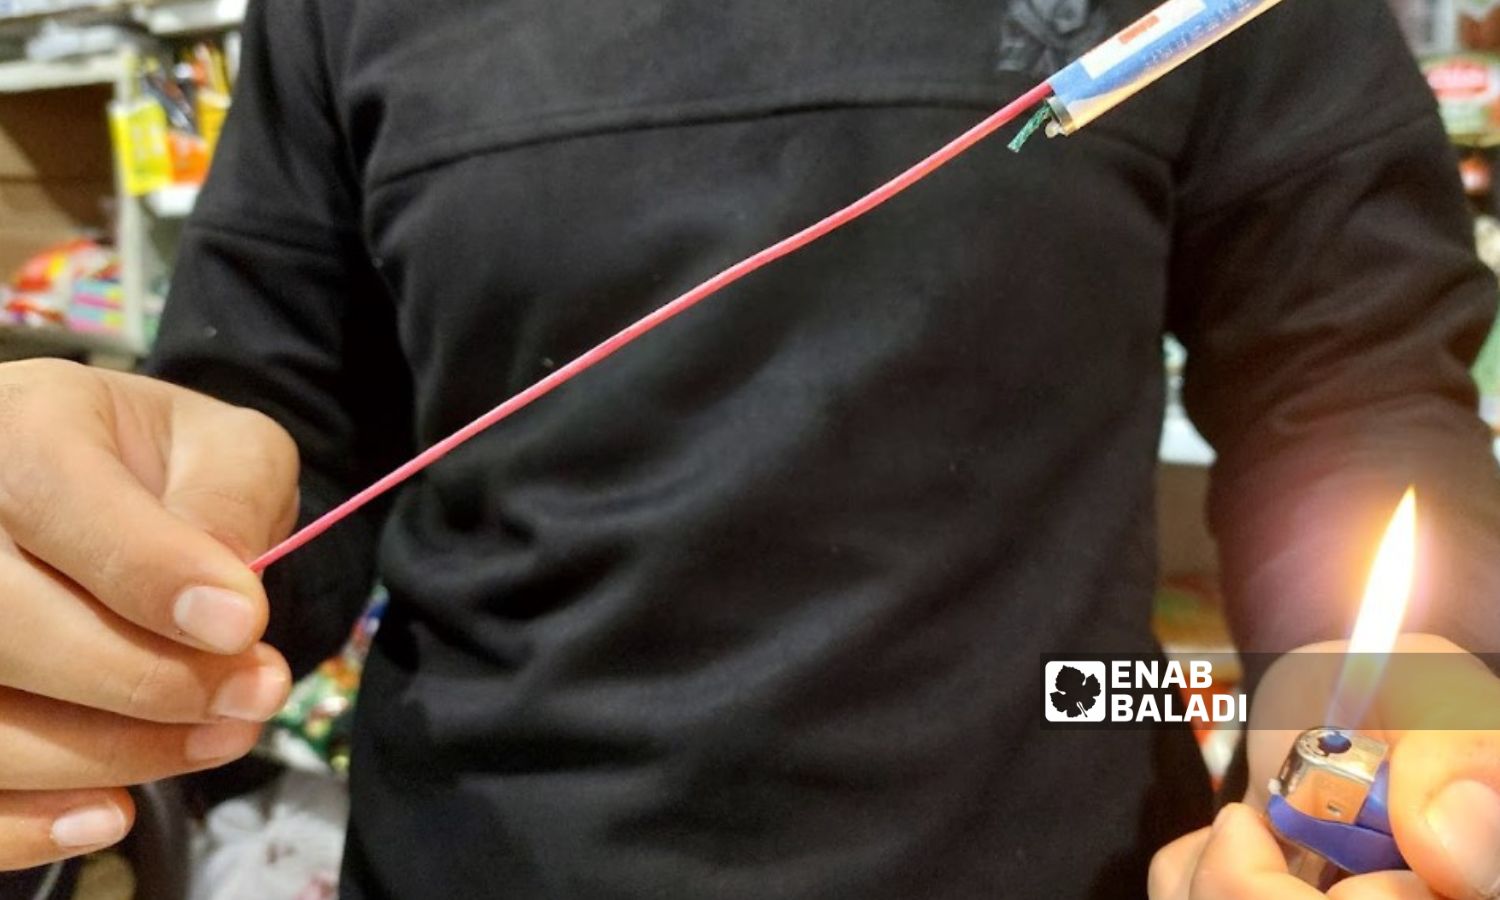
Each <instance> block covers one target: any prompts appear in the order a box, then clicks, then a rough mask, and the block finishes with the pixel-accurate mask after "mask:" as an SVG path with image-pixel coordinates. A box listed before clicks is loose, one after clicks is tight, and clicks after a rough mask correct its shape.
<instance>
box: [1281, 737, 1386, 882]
mask: <svg viewBox="0 0 1500 900" xmlns="http://www.w3.org/2000/svg"><path fill="white" fill-rule="evenodd" d="M1387 751H1388V748H1387V747H1386V745H1385V744H1384V743H1382V742H1380V741H1377V740H1375V739H1373V738H1368V737H1365V736H1363V735H1359V734H1354V733H1353V732H1348V731H1342V730H1339V729H1335V728H1314V729H1313V730H1311V731H1307V732H1304V733H1303V734H1302V735H1300V736H1299V737H1298V738H1297V741H1296V743H1294V744H1293V745H1292V750H1291V752H1290V753H1289V754H1287V758H1286V762H1285V763H1283V764H1282V767H1281V774H1280V775H1279V776H1278V777H1277V778H1275V779H1274V780H1272V782H1271V802H1270V804H1269V806H1268V807H1267V814H1268V815H1269V816H1270V819H1271V828H1272V829H1273V830H1274V831H1275V832H1276V835H1277V837H1278V838H1280V839H1281V842H1282V847H1283V848H1284V849H1285V850H1286V853H1287V865H1288V868H1289V869H1290V870H1291V872H1292V874H1293V875H1296V876H1297V877H1299V878H1301V879H1302V880H1303V881H1305V882H1307V883H1308V884H1310V885H1312V886H1314V887H1316V888H1318V889H1319V890H1327V889H1328V888H1329V887H1332V886H1333V884H1334V883H1335V882H1336V881H1338V880H1339V879H1340V878H1343V877H1344V876H1345V875H1364V874H1368V873H1370V872H1380V871H1386V870H1391V869H1406V868H1408V866H1407V865H1406V860H1404V859H1402V857H1401V851H1400V850H1399V849H1398V848H1397V847H1396V839H1395V837H1394V836H1393V835H1392V834H1391V822H1390V814H1389V812H1388V811H1387V808H1386V804H1387V791H1388V789H1389V784H1390V766H1389V763H1388V762H1387V760H1386V755H1387Z"/></svg>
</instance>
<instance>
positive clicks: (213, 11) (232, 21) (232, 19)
mask: <svg viewBox="0 0 1500 900" xmlns="http://www.w3.org/2000/svg"><path fill="white" fill-rule="evenodd" d="M245 6H246V0H183V2H159V3H156V4H154V5H151V6H144V7H140V8H138V9H137V14H136V18H137V19H138V20H139V21H140V22H141V23H142V24H144V25H145V26H146V28H147V30H149V31H150V32H152V33H153V34H159V35H163V36H171V35H178V34H190V33H192V32H196V31H222V30H224V29H226V28H235V27H238V26H239V25H240V24H241V23H242V22H244V20H245Z"/></svg>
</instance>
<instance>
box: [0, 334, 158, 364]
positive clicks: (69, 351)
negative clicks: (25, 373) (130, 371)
mask: <svg viewBox="0 0 1500 900" xmlns="http://www.w3.org/2000/svg"><path fill="white" fill-rule="evenodd" d="M145 354H146V348H145V346H144V345H141V344H134V343H131V342H130V341H129V340H127V339H126V338H124V337H122V336H116V335H103V334H83V333H81V332H77V331H69V330H68V329H66V328H56V327H41V328H33V327H28V326H25V325H0V360H14V359H25V358H27V357H33V356H98V355H103V356H114V357H129V358H139V357H142V356H145Z"/></svg>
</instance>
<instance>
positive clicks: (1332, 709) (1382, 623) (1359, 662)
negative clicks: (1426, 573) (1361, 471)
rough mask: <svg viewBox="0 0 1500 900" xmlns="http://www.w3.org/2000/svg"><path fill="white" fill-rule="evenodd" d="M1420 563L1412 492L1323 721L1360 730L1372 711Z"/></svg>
mask: <svg viewBox="0 0 1500 900" xmlns="http://www.w3.org/2000/svg"><path fill="white" fill-rule="evenodd" d="M1416 558H1417V492H1416V489H1415V488H1408V489H1407V491H1406V496H1404V497H1402V498H1401V503H1400V505H1398V506H1397V507H1396V514H1395V515H1394V516H1393V517H1392V518H1391V524H1390V525H1389V526H1387V527H1386V530H1385V537H1383V538H1382V539H1381V541H1380V550H1379V551H1378V552H1377V553H1376V554H1375V564H1374V565H1373V566H1371V568H1370V580H1369V581H1368V582H1367V583H1366V584H1365V597H1364V600H1363V602H1361V604H1360V607H1359V618H1358V619H1356V620H1355V623H1354V634H1353V635H1351V636H1350V638H1349V650H1348V654H1347V655H1346V656H1345V657H1344V666H1343V671H1342V672H1341V673H1340V674H1339V680H1338V687H1337V688H1336V689H1335V690H1334V692H1333V698H1332V699H1331V701H1330V703H1329V708H1328V715H1327V716H1326V717H1325V719H1324V721H1325V722H1327V723H1328V724H1329V725H1332V726H1334V727H1336V728H1356V727H1358V726H1359V723H1360V722H1361V721H1362V720H1363V719H1364V717H1365V714H1366V713H1368V712H1369V710H1370V704H1371V703H1373V702H1374V700H1375V693H1376V691H1377V690H1379V688H1380V679H1381V676H1382V675H1384V674H1385V664H1386V660H1387V659H1388V658H1389V656H1390V653H1391V650H1393V649H1394V648H1395V646H1396V639H1397V637H1399V636H1400V634H1401V626H1402V624H1403V623H1405V621H1406V607H1407V605H1408V604H1409V603H1410V602H1411V593H1412V585H1413V583H1414V581H1415V576H1416V561H1417V560H1416Z"/></svg>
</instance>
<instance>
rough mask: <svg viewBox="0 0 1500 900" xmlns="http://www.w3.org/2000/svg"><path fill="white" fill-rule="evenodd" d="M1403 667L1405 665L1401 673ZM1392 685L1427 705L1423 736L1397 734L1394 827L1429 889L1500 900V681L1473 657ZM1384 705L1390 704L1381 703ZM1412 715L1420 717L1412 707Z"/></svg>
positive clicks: (1450, 658)
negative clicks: (1499, 716)
mask: <svg viewBox="0 0 1500 900" xmlns="http://www.w3.org/2000/svg"><path fill="white" fill-rule="evenodd" d="M1402 662H1404V660H1398V661H1397V665H1401V663H1402ZM1421 665H1422V667H1423V671H1422V673H1421V674H1420V675H1418V674H1417V673H1415V672H1413V673H1409V677H1406V678H1394V679H1391V680H1392V681H1394V682H1395V683H1397V684H1399V685H1401V686H1402V689H1403V690H1410V689H1419V690H1420V693H1422V694H1425V695H1426V697H1427V701H1426V707H1425V709H1424V711H1423V713H1421V714H1419V715H1417V716H1415V717H1412V718H1411V722H1410V723H1411V724H1413V725H1419V726H1421V728H1420V730H1404V731H1394V732H1391V734H1390V736H1391V737H1392V739H1393V745H1394V746H1393V748H1392V750H1391V769H1390V772H1391V775H1390V778H1391V787H1390V790H1391V797H1390V799H1391V803H1390V810H1391V825H1392V827H1393V829H1394V830H1395V832H1396V841H1397V843H1398V844H1399V845H1400V847H1401V852H1402V855H1403V856H1405V857H1406V860H1407V862H1408V863H1410V865H1411V867H1412V870H1413V871H1415V872H1416V873H1417V874H1418V875H1420V876H1421V877H1422V880H1423V881H1425V882H1427V883H1428V884H1429V885H1431V886H1432V887H1434V888H1435V889H1437V890H1438V891H1439V892H1440V893H1442V894H1443V895H1445V896H1448V897H1453V898H1455V900H1479V898H1483V900H1492V898H1495V897H1500V730H1496V729H1495V724H1496V723H1494V722H1493V721H1492V720H1493V719H1494V718H1495V714H1496V712H1497V711H1500V679H1496V678H1495V676H1494V675H1493V674H1492V673H1491V672H1490V671H1489V670H1488V669H1487V668H1486V667H1485V666H1484V665H1483V664H1482V663H1481V662H1479V660H1477V659H1475V658H1474V657H1472V656H1468V655H1466V654H1446V655H1445V657H1427V658H1425V660H1424V661H1422V662H1421ZM1382 699H1383V703H1387V702H1389V700H1390V698H1382ZM1410 699H1411V701H1412V702H1411V703H1410V704H1402V705H1403V706H1404V707H1406V708H1408V709H1415V708H1417V707H1416V706H1415V705H1414V704H1415V703H1416V701H1417V698H1415V697H1413V698H1410Z"/></svg>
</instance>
